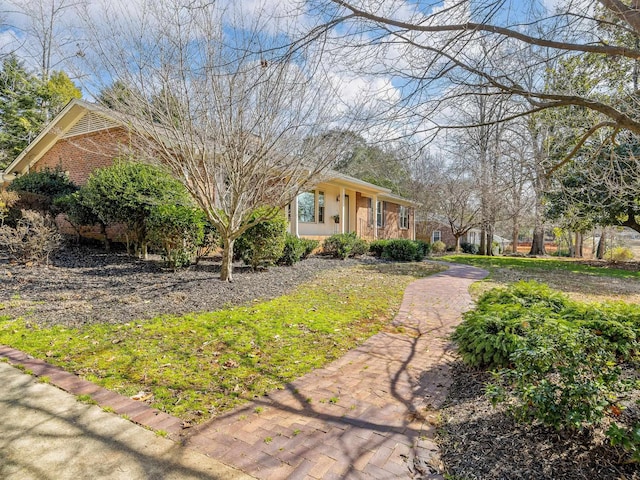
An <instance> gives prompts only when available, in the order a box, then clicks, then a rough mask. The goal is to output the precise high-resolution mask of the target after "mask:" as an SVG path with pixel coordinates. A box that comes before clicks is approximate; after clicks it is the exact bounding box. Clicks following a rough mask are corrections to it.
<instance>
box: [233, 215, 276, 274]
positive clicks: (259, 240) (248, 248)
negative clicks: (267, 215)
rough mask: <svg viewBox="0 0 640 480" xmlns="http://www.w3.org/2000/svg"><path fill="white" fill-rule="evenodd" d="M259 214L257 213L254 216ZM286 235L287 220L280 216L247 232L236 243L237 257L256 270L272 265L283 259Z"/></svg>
mask: <svg viewBox="0 0 640 480" xmlns="http://www.w3.org/2000/svg"><path fill="white" fill-rule="evenodd" d="M259 214H260V212H256V213H255V214H254V215H259ZM254 218H255V217H254ZM286 233H287V220H286V218H285V217H284V215H282V214H278V215H276V216H275V217H273V218H272V219H270V220H265V221H264V222H260V223H258V224H256V225H254V226H253V227H251V228H249V229H248V230H246V231H245V232H244V233H243V234H242V235H241V236H240V237H239V238H238V239H237V240H236V242H235V248H234V252H235V255H236V256H237V258H241V259H242V261H243V262H244V263H245V264H247V265H251V268H252V269H254V270H255V269H257V268H258V267H259V266H267V265H272V264H274V263H275V262H276V261H277V260H278V259H279V258H280V257H282V253H283V251H284V247H285V241H286Z"/></svg>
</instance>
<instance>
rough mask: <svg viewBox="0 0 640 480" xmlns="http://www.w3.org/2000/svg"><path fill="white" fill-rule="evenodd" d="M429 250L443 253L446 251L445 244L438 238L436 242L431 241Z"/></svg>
mask: <svg viewBox="0 0 640 480" xmlns="http://www.w3.org/2000/svg"><path fill="white" fill-rule="evenodd" d="M431 251H432V252H433V253H444V252H446V251H447V245H446V244H445V243H444V242H442V241H440V240H438V241H437V242H433V244H431Z"/></svg>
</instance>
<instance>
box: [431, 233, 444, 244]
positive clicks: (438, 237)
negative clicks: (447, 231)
mask: <svg viewBox="0 0 640 480" xmlns="http://www.w3.org/2000/svg"><path fill="white" fill-rule="evenodd" d="M441 241H442V232H441V231H440V230H434V232H433V233H432V234H431V243H435V242H441Z"/></svg>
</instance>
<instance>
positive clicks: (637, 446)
mask: <svg viewBox="0 0 640 480" xmlns="http://www.w3.org/2000/svg"><path fill="white" fill-rule="evenodd" d="M606 435H607V437H609V441H610V442H611V445H613V446H620V447H622V448H623V449H624V450H626V451H627V452H629V453H630V454H631V461H633V462H636V463H640V423H636V424H635V425H632V426H630V427H629V428H625V427H620V426H619V425H617V424H616V423H613V424H611V426H610V427H609V429H608V430H607V432H606Z"/></svg>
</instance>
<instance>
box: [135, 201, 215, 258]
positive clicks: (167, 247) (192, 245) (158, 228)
mask: <svg viewBox="0 0 640 480" xmlns="http://www.w3.org/2000/svg"><path fill="white" fill-rule="evenodd" d="M204 226H205V219H204V212H202V210H199V209H196V208H192V207H185V206H182V205H159V206H157V207H154V208H152V209H151V211H150V213H149V217H148V218H147V234H148V236H149V241H150V242H151V244H152V245H154V246H156V247H158V248H160V249H161V251H162V258H163V259H164V260H165V262H166V263H167V265H168V266H169V267H171V268H174V269H176V268H180V267H184V266H188V265H191V263H192V261H193V260H194V259H195V257H196V254H197V248H198V245H201V244H202V242H203V240H204Z"/></svg>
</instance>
